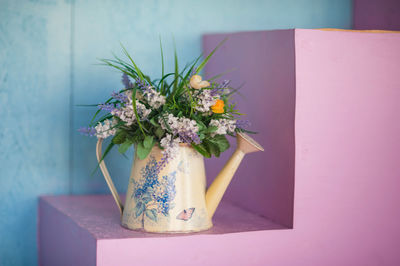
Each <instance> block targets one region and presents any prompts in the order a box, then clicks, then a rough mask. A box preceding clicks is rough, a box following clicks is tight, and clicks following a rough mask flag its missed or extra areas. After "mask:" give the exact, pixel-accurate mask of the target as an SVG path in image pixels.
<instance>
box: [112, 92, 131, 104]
mask: <svg viewBox="0 0 400 266" xmlns="http://www.w3.org/2000/svg"><path fill="white" fill-rule="evenodd" d="M111 97H113V98H114V99H115V100H117V101H120V102H123V103H126V102H128V101H129V99H128V96H126V95H125V93H121V92H113V93H111Z"/></svg>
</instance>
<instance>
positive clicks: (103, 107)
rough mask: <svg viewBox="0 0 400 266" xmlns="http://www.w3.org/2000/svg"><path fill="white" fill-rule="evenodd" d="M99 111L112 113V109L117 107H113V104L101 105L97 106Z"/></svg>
mask: <svg viewBox="0 0 400 266" xmlns="http://www.w3.org/2000/svg"><path fill="white" fill-rule="evenodd" d="M98 106H99V109H100V110H103V111H107V112H110V113H111V112H112V111H113V110H114V109H118V105H117V107H115V106H114V104H112V103H103V104H99V105H98Z"/></svg>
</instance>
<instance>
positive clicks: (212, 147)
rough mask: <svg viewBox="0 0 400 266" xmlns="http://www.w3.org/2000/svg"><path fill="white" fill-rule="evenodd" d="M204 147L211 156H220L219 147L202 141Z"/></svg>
mask: <svg viewBox="0 0 400 266" xmlns="http://www.w3.org/2000/svg"><path fill="white" fill-rule="evenodd" d="M204 144H205V146H206V147H207V148H208V150H209V151H210V153H211V154H214V155H215V157H219V155H220V154H221V152H220V149H219V146H218V145H217V144H215V143H213V142H211V141H208V140H205V141H204Z"/></svg>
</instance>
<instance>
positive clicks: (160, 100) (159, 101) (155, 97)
mask: <svg viewBox="0 0 400 266" xmlns="http://www.w3.org/2000/svg"><path fill="white" fill-rule="evenodd" d="M143 96H144V98H145V99H146V101H147V103H148V104H149V105H150V106H151V107H153V108H155V109H157V108H159V107H161V106H162V105H164V104H165V96H164V95H161V94H160V93H159V92H158V91H156V90H154V88H153V87H148V88H146V89H145V90H144V91H143Z"/></svg>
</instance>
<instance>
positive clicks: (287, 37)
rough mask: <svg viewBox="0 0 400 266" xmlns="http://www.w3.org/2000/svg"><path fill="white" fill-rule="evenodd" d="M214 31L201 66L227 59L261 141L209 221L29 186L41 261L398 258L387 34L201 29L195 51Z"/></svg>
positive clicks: (378, 261) (394, 117)
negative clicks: (152, 215) (148, 217)
mask: <svg viewBox="0 0 400 266" xmlns="http://www.w3.org/2000/svg"><path fill="white" fill-rule="evenodd" d="M227 35H228V36H229V40H228V41H227V42H226V43H225V44H224V45H223V46H222V47H221V49H220V50H218V52H217V53H216V54H215V56H214V57H213V58H212V59H211V60H210V62H209V64H208V66H207V68H206V73H205V78H207V76H208V77H210V76H213V75H215V74H218V73H221V72H224V71H226V70H229V69H231V68H232V67H235V68H236V69H237V71H235V72H232V73H229V74H227V75H226V78H227V79H231V80H232V85H233V86H239V85H241V84H242V83H243V82H245V84H244V86H243V88H242V89H241V94H242V95H243V98H241V97H238V98H237V99H236V100H237V101H238V104H239V105H238V106H239V108H240V109H241V110H244V112H245V113H247V114H248V119H250V120H251V121H252V124H253V126H252V127H251V128H250V129H254V130H257V131H259V134H258V135H256V136H254V138H255V139H257V140H258V141H259V142H260V143H261V144H262V145H263V146H264V148H265V152H263V153H261V152H260V153H254V154H249V155H248V156H246V157H245V158H244V161H243V163H242V164H241V165H240V167H239V169H238V172H237V174H236V176H235V178H234V179H233V182H232V184H231V186H230V187H229V189H228V191H227V195H226V196H225V197H224V201H225V202H224V204H223V205H222V206H221V207H220V208H219V209H218V210H217V212H216V216H215V219H214V224H215V227H214V228H213V229H211V230H210V231H206V232H202V233H198V234H189V235H176V234H174V235H158V234H146V233H140V232H134V231H129V230H126V229H124V228H122V227H121V226H120V225H119V214H118V211H117V208H116V207H115V206H114V204H115V203H114V202H113V200H112V198H111V196H71V197H68V196H59V197H43V198H41V200H40V209H39V211H40V215H39V218H40V221H39V248H40V249H39V253H40V263H41V264H42V265H95V264H97V265H135V264H137V265H161V264H162V265H288V266H289V265H290V266H292V265H307V266H309V265H311V266H312V265H318V266H319V265H324V266H331V265H332V266H338V265H340V266H342V265H349V266H350V265H351V266H357V265H360V266H368V265H371V266H376V265H393V266H394V265H400V252H399V245H400V226H399V219H400V193H399V187H400V163H399V162H400V161H399V151H400V120H399V117H400V67H399V62H400V49H399V47H400V34H395V33H364V32H341V31H322V30H279V31H260V32H243V33H235V34H213V35H206V36H205V37H204V50H205V52H206V53H208V52H209V51H211V50H212V49H213V48H214V47H215V46H216V44H217V43H218V42H219V41H221V40H222V39H223V38H224V37H226V36H227ZM208 73H209V74H208ZM231 151H232V150H231ZM229 153H230V152H228V153H227V154H224V155H223V159H218V160H208V161H207V162H206V164H207V171H208V177H209V178H210V179H212V177H213V176H215V175H216V172H218V170H219V169H221V167H222V165H223V164H224V161H225V160H224V159H226V158H227V157H228V156H229ZM289 228H290V229H289Z"/></svg>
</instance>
